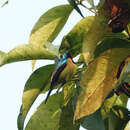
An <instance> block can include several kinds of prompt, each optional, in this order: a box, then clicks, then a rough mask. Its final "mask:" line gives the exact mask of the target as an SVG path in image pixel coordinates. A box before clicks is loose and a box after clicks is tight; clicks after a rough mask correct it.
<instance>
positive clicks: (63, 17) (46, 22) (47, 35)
mask: <svg viewBox="0 0 130 130" xmlns="http://www.w3.org/2000/svg"><path fill="white" fill-rule="evenodd" d="M72 10H73V8H72V6H71V5H60V6H56V7H54V8H52V9H50V10H48V11H47V12H46V13H44V14H43V15H42V16H41V17H40V18H39V20H38V21H37V23H36V24H35V26H34V27H33V29H32V32H31V35H30V40H29V43H30V44H34V45H36V46H37V44H38V45H42V46H44V45H45V43H47V42H50V43H51V42H52V41H53V40H54V39H55V38H56V37H57V35H58V34H59V32H60V31H61V29H62V28H63V27H64V25H65V23H66V21H67V19H68V17H69V15H70V13H71V12H72ZM34 64H35V62H34V61H33V66H34Z"/></svg>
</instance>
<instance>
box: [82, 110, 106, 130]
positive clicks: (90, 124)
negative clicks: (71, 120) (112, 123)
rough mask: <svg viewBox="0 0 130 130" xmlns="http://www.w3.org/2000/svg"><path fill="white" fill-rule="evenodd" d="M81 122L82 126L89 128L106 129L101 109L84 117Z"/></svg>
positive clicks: (95, 129)
mask: <svg viewBox="0 0 130 130" xmlns="http://www.w3.org/2000/svg"><path fill="white" fill-rule="evenodd" d="M80 122H81V126H82V127H84V128H86V129H87V130H105V127H104V122H103V120H102V116H101V112H100V110H98V111H96V112H95V113H93V114H91V115H88V116H86V117H83V118H82V119H81V121H80Z"/></svg>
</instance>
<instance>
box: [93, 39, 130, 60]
mask: <svg viewBox="0 0 130 130" xmlns="http://www.w3.org/2000/svg"><path fill="white" fill-rule="evenodd" d="M113 48H130V42H129V41H128V40H124V39H120V38H104V39H103V40H101V41H100V42H99V43H98V45H97V47H96V49H95V51H94V58H96V57H98V56H99V55H100V54H101V53H103V52H104V51H106V50H108V49H113Z"/></svg>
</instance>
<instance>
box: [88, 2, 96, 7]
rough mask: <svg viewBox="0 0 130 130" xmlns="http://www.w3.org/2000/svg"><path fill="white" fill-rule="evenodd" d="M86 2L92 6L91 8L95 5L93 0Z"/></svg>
mask: <svg viewBox="0 0 130 130" xmlns="http://www.w3.org/2000/svg"><path fill="white" fill-rule="evenodd" d="M87 2H88V3H89V4H90V5H91V6H92V8H94V7H95V6H94V2H93V0H87Z"/></svg>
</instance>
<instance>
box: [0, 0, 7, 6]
mask: <svg viewBox="0 0 130 130" xmlns="http://www.w3.org/2000/svg"><path fill="white" fill-rule="evenodd" d="M8 3H9V1H8V0H7V1H6V2H4V4H3V5H2V6H1V7H4V6H5V5H7V4H8Z"/></svg>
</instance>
